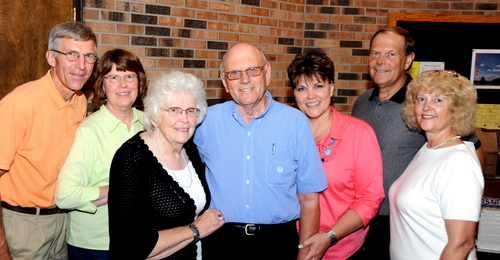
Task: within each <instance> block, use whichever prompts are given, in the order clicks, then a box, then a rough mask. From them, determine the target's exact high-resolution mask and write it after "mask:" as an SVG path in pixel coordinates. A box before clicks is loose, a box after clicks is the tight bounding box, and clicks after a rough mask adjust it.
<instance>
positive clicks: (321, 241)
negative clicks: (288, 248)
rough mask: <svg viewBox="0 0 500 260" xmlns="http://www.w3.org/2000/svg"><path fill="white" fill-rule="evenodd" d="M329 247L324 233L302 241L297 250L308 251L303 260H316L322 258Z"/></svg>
mask: <svg viewBox="0 0 500 260" xmlns="http://www.w3.org/2000/svg"><path fill="white" fill-rule="evenodd" d="M329 247H330V238H329V237H328V235H327V234H326V233H317V234H314V235H313V236H312V237H310V238H308V239H306V240H304V242H303V243H302V244H300V245H299V250H306V249H309V251H308V252H307V254H306V255H305V257H304V259H308V260H309V259H310V260H318V259H321V257H323V255H324V254H325V252H326V250H328V248H329Z"/></svg>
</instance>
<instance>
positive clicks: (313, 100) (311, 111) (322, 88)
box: [293, 76, 334, 119]
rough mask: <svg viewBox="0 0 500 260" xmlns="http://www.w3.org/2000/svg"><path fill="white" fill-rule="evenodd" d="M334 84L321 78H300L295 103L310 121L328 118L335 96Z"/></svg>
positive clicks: (294, 92)
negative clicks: (331, 102) (331, 101)
mask: <svg viewBox="0 0 500 260" xmlns="http://www.w3.org/2000/svg"><path fill="white" fill-rule="evenodd" d="M333 90H334V84H333V83H328V82H325V81H323V80H322V79H320V78H319V77H312V78H307V77H305V76H300V77H299V80H298V81H297V85H296V87H295V88H294V90H293V94H294V96H295V101H296V102H297V106H298V107H299V109H300V111H302V112H303V113H304V114H306V116H307V117H308V118H309V119H318V118H322V116H328V117H329V114H328V111H330V110H329V106H330V98H331V97H332V96H333Z"/></svg>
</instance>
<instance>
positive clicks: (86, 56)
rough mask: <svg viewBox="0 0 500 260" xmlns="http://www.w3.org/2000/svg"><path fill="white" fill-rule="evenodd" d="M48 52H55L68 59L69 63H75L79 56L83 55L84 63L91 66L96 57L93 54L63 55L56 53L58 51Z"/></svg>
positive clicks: (69, 53)
mask: <svg viewBox="0 0 500 260" xmlns="http://www.w3.org/2000/svg"><path fill="white" fill-rule="evenodd" d="M50 51H54V52H57V53H60V54H62V55H64V56H66V59H68V60H69V61H77V60H78V59H79V58H80V55H83V58H84V59H85V62H87V63H89V64H93V63H95V62H96V61H97V55H95V54H93V53H87V54H80V53H79V52H77V51H68V52H66V53H64V52H62V51H58V50H50Z"/></svg>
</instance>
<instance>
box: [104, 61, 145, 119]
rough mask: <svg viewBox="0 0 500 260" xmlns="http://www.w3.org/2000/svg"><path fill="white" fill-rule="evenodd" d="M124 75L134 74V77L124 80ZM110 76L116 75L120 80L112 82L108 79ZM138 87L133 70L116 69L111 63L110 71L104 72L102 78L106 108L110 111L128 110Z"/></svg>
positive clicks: (134, 98) (135, 97)
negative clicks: (129, 80)
mask: <svg viewBox="0 0 500 260" xmlns="http://www.w3.org/2000/svg"><path fill="white" fill-rule="evenodd" d="M125 76H134V77H135V78H134V80H133V81H131V82H128V81H125ZM111 77H117V78H120V80H119V81H118V82H115V83H113V82H111V81H110V80H109V78H111ZM138 89H139V81H138V79H137V74H136V73H135V72H133V71H117V70H116V65H115V64H113V67H112V69H111V71H110V72H108V73H107V74H106V76H105V78H104V80H103V90H104V93H106V97H107V99H108V101H107V102H106V108H108V110H109V111H111V113H113V111H124V110H125V111H127V110H130V109H131V108H132V105H133V104H134V102H135V100H136V99H137V93H138Z"/></svg>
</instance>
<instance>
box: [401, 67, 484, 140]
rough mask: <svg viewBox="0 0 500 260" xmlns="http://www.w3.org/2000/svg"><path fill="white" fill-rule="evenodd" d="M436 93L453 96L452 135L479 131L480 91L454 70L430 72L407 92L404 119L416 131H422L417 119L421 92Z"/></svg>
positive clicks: (409, 86)
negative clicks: (477, 129) (476, 119)
mask: <svg viewBox="0 0 500 260" xmlns="http://www.w3.org/2000/svg"><path fill="white" fill-rule="evenodd" d="M422 92H423V93H434V94H439V95H447V96H450V97H451V98H452V100H453V103H452V111H451V118H452V123H451V132H452V133H453V134H456V135H461V136H467V135H470V134H472V133H473V132H474V130H475V128H476V123H475V118H476V108H477V104H476V99H477V92H476V89H475V88H474V86H472V84H471V83H470V81H469V80H468V79H467V78H465V77H464V76H462V75H460V74H458V73H457V72H455V71H452V70H438V71H426V72H424V73H422V74H420V76H418V77H416V78H415V79H414V80H413V81H412V82H410V84H408V90H407V91H406V105H405V107H404V108H403V118H404V120H405V121H406V124H407V125H408V127H410V128H411V129H412V130H419V131H421V130H422V129H421V128H420V126H419V125H418V123H417V120H416V117H415V111H414V110H415V101H416V100H417V95H418V94H419V93H422Z"/></svg>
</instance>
